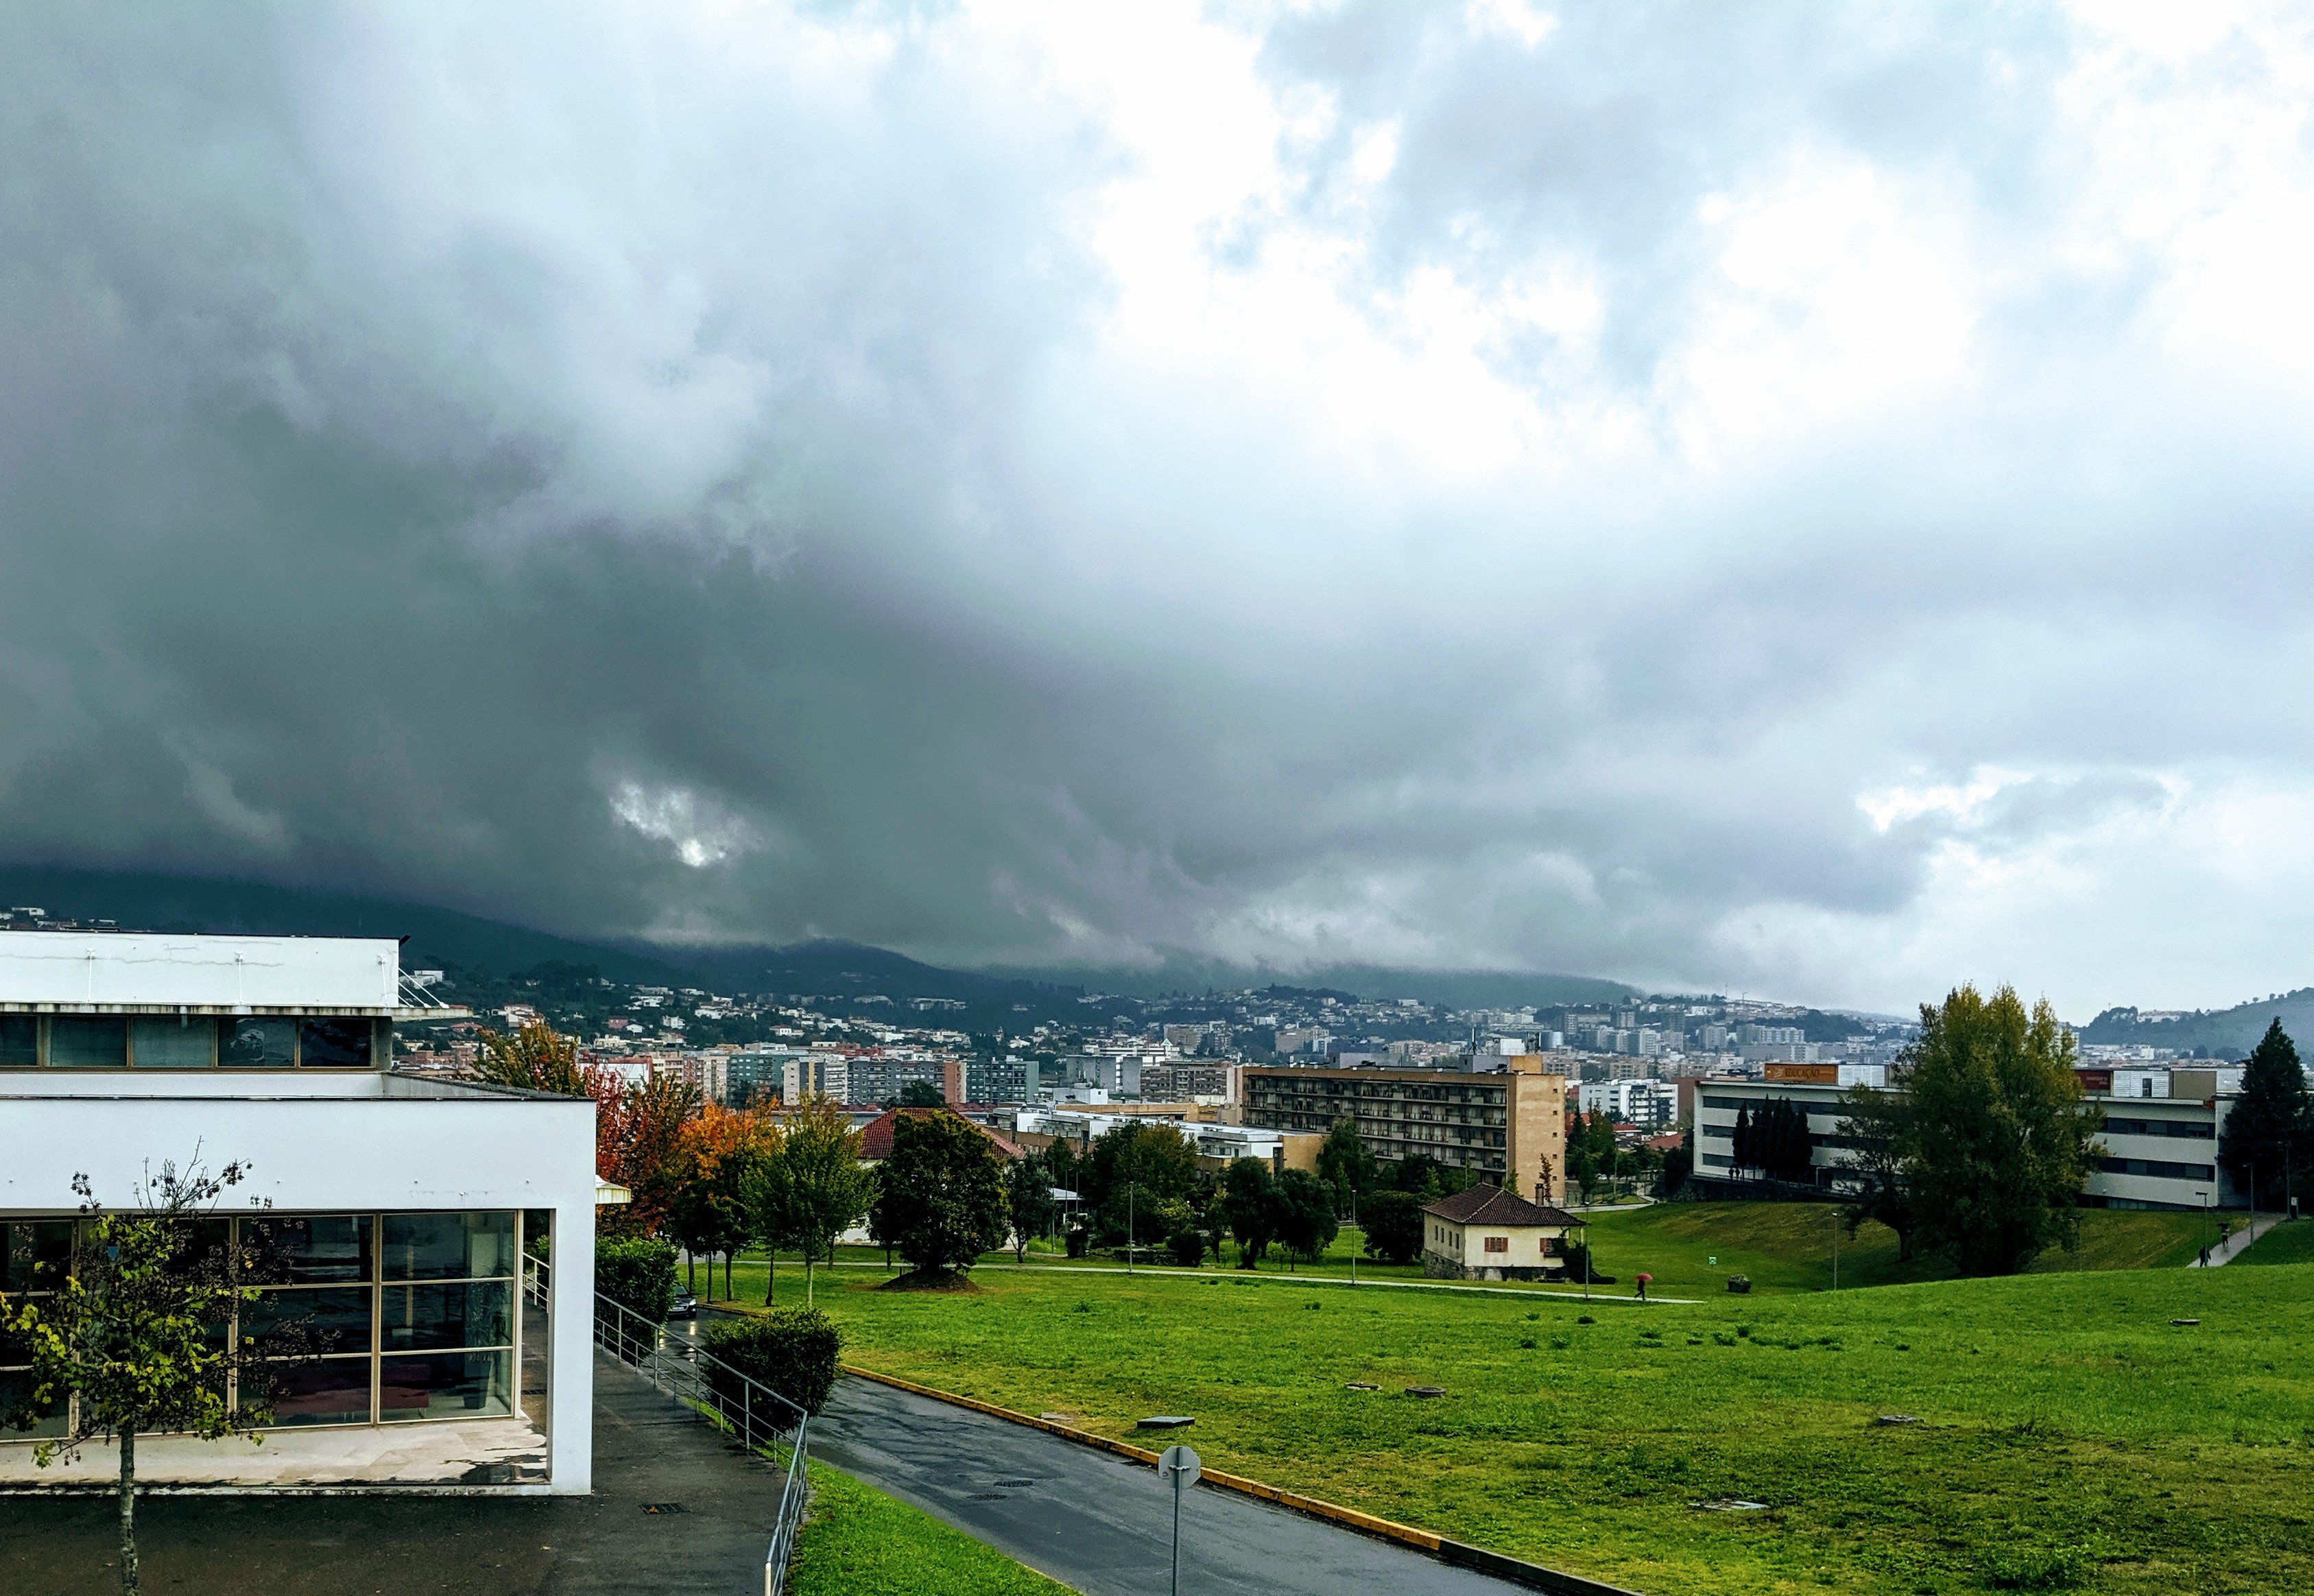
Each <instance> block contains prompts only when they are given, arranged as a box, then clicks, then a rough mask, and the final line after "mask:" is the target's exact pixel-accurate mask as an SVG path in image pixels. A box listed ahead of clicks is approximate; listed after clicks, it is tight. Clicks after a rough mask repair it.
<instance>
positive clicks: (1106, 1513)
mask: <svg viewBox="0 0 2314 1596" xmlns="http://www.w3.org/2000/svg"><path fill="white" fill-rule="evenodd" d="M1165 1439H1166V1440H1169V1441H1170V1440H1181V1441H1186V1442H1189V1443H1190V1444H1191V1445H1193V1446H1194V1444H1195V1443H1196V1439H1197V1438H1196V1434H1195V1433H1194V1432H1189V1433H1184V1434H1182V1435H1179V1436H1171V1437H1166V1438H1165ZM1152 1444H1158V1443H1154V1442H1153V1443H1152ZM811 1451H812V1456H813V1457H814V1458H816V1459H819V1460H821V1461H823V1462H826V1463H828V1464H830V1465H832V1466H833V1467H835V1468H841V1469H843V1471H844V1472H845V1473H847V1474H850V1475H852V1476H854V1477H858V1478H860V1479H863V1480H866V1481H867V1482H868V1483H869V1484H870V1485H872V1486H876V1487H877V1488H878V1489H879V1490H881V1491H884V1492H887V1493H888V1494H889V1495H894V1496H896V1497H898V1498H899V1499H900V1500H901V1501H903V1502H905V1503H909V1504H911V1505H912V1506H914V1507H918V1508H921V1509H923V1511H924V1512H928V1513H930V1514H932V1516H933V1517H934V1518H936V1519H940V1520H941V1521H943V1522H946V1523H949V1524H952V1525H954V1526H955V1527H956V1528H958V1529H959V1530H963V1531H964V1532H965V1533H966V1534H967V1535H970V1536H972V1537H973V1538H975V1539H978V1540H984V1541H985V1542H987V1543H988V1544H989V1545H991V1546H993V1547H994V1548H997V1549H998V1550H999V1551H1002V1552H1003V1553H1004V1554H1005V1555H1007V1556H1011V1557H1013V1558H1015V1559H1016V1560H1018V1561H1020V1562H1022V1563H1025V1564H1027V1565H1029V1567H1031V1568H1035V1569H1038V1570H1041V1571H1042V1572H1044V1573H1045V1574H1050V1575H1051V1576H1052V1577H1053V1578H1055V1579H1056V1580H1059V1581H1060V1582H1061V1583H1063V1584H1065V1585H1070V1586H1073V1587H1074V1588H1075V1589H1077V1590H1079V1591H1082V1592H1087V1596H1167V1592H1169V1590H1170V1583H1169V1582H1170V1563H1169V1560H1168V1559H1169V1553H1170V1546H1171V1531H1172V1513H1173V1499H1172V1492H1171V1490H1170V1488H1169V1487H1168V1486H1166V1485H1165V1484H1164V1483H1163V1482H1162V1481H1161V1480H1160V1479H1159V1478H1158V1477H1157V1472H1156V1470H1155V1469H1153V1468H1149V1467H1148V1466H1146V1465H1144V1464H1137V1463H1135V1462H1132V1461H1130V1460H1129V1459H1124V1458H1119V1457H1116V1456H1113V1455H1112V1454H1110V1453H1108V1452H1103V1451H1095V1450H1093V1449H1092V1448H1091V1447H1087V1446H1081V1445H1078V1444H1076V1443H1075V1442H1068V1441H1064V1440H1062V1439H1061V1438H1060V1437H1058V1436H1056V1435H1048V1434H1047V1433H1044V1432H1043V1431H1041V1430H1032V1429H1029V1427H1028V1426H1026V1425H1023V1424H1008V1423H1006V1422H1005V1421H1004V1420H1002V1419H997V1418H991V1417H989V1416H988V1415H985V1414H978V1413H974V1412H972V1411H971V1410H969V1409H967V1408H961V1407H953V1406H949V1404H947V1403H945V1402H936V1401H934V1400H932V1398H928V1397H919V1396H916V1395H914V1393H912V1392H908V1391H900V1390H895V1389H891V1388H890V1387H888V1386H880V1385H877V1384H875V1383H873V1382H872V1381H870V1380H853V1379H850V1378H846V1379H843V1380H838V1381H837V1382H836V1387H835V1396H834V1398H831V1399H830V1401H829V1403H828V1405H827V1409H826V1412H825V1413H823V1414H822V1415H820V1416H819V1417H818V1418H817V1419H815V1420H813V1421H812V1427H811ZM1181 1589H1183V1590H1185V1591H1195V1592H1198V1593H1199V1596H1254V1593H1255V1592H1260V1593H1262V1596H1407V1593H1408V1592H1417V1591H1418V1592H1425V1596H1508V1593H1509V1592H1515V1591H1520V1590H1523V1589H1524V1587H1522V1586H1518V1585H1513V1584H1510V1583H1506V1582H1505V1581H1502V1580H1497V1579H1491V1578H1488V1576H1487V1575H1484V1574H1475V1573H1472V1572H1471V1571H1469V1570H1466V1569H1462V1568H1455V1567H1452V1566H1450V1565H1446V1564H1444V1563H1441V1562H1438V1561H1437V1560H1435V1559H1434V1558H1431V1557H1428V1556H1424V1555H1423V1554H1421V1553H1420V1552H1417V1551H1414V1550H1411V1549H1409V1548H1405V1547H1401V1546H1397V1545H1393V1544H1392V1543H1391V1542H1389V1541H1384V1540H1377V1539H1372V1538H1371V1537H1368V1536H1365V1535H1360V1534H1357V1533H1356V1532H1355V1531H1353V1530H1344V1529H1341V1528H1339V1527H1338V1526H1336V1525H1333V1524H1329V1523H1326V1522H1325V1521H1322V1520H1319V1519H1312V1518H1308V1517H1305V1516H1303V1514H1300V1513H1294V1512H1286V1511H1285V1509H1284V1508H1280V1507H1272V1506H1271V1505H1269V1504H1268V1503H1265V1502H1258V1501H1255V1500H1253V1499H1252V1498H1250V1497H1245V1496H1240V1495H1236V1494H1235V1493H1233V1492H1227V1491H1221V1490H1215V1489H1213V1488H1211V1487H1207V1486H1197V1487H1196V1488H1193V1489H1192V1490H1191V1491H1190V1492H1189V1493H1188V1495H1187V1497H1185V1498H1184V1499H1183V1503H1182V1510H1181Z"/></svg>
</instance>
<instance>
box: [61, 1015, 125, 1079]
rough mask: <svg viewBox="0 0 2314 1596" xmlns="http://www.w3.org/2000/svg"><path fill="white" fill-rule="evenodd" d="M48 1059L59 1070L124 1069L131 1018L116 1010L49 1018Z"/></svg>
mask: <svg viewBox="0 0 2314 1596" xmlns="http://www.w3.org/2000/svg"><path fill="white" fill-rule="evenodd" d="M49 1064H50V1065H51V1066H52V1067H53V1068H56V1069H59V1070H125V1069H127V1068H128V1020H126V1019H124V1018H121V1017H120V1016H119V1015H117V1014H58V1015H56V1016H54V1017H53V1018H50V1019H49Z"/></svg>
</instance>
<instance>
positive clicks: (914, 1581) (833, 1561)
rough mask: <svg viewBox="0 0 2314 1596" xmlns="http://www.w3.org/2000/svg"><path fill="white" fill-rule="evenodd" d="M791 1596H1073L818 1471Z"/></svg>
mask: <svg viewBox="0 0 2314 1596" xmlns="http://www.w3.org/2000/svg"><path fill="white" fill-rule="evenodd" d="M811 1489H812V1500H811V1517H810V1519H809V1520H808V1521H807V1522H806V1523H805V1525H804V1530H803V1535H802V1537H801V1539H799V1540H798V1541H797V1543H796V1553H795V1562H794V1565H793V1566H792V1567H791V1568H790V1570H789V1572H788V1586H787V1588H788V1591H789V1592H790V1596H923V1592H932V1591H937V1592H941V1596H1066V1592H1067V1587H1066V1586H1064V1585H1058V1584H1055V1583H1053V1582H1052V1581H1051V1580H1048V1579H1047V1578H1046V1577H1045V1576H1044V1575H1043V1574H1038V1573H1036V1572H1035V1571H1034V1570H1031V1569H1028V1568H1024V1567H1022V1566H1021V1565H1020V1564H1018V1563H1015V1562H1014V1561H1012V1559H1011V1558H1010V1557H1008V1556H1004V1555H1003V1554H1002V1552H999V1551H995V1550H994V1549H992V1548H988V1547H985V1546H983V1545H982V1544H981V1543H980V1542H979V1541H976V1540H975V1539H972V1537H970V1536H969V1535H966V1534H963V1533H961V1532H959V1531H958V1530H951V1529H949V1527H948V1526H947V1525H946V1524H943V1523H941V1522H940V1521H938V1520H937V1519H932V1518H928V1517H926V1516H925V1515H924V1514H923V1513H920V1512H917V1511H916V1510H915V1509H914V1508H913V1507H910V1506H908V1505H907V1504H906V1503H902V1502H895V1501H894V1500H893V1499H892V1498H891V1497H889V1496H887V1495H884V1493H883V1492H881V1491H879V1490H877V1489H876V1488H875V1487H873V1486H865V1485H862V1484H861V1483H860V1482H859V1481H858V1480H856V1479H853V1478H852V1477H851V1476H850V1475H848V1474H838V1473H837V1472H836V1471H835V1469H833V1468H821V1467H820V1466H819V1465H817V1464H814V1465H812V1470H811Z"/></svg>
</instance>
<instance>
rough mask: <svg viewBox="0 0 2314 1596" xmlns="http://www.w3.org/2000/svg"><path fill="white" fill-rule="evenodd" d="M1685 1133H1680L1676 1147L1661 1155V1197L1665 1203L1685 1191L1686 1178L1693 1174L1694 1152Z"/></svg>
mask: <svg viewBox="0 0 2314 1596" xmlns="http://www.w3.org/2000/svg"><path fill="white" fill-rule="evenodd" d="M1688 1143H1689V1137H1688V1135H1687V1133H1681V1135H1680V1139H1679V1145H1678V1146H1677V1147H1674V1148H1670V1149H1667V1150H1666V1151H1665V1153H1664V1155H1663V1187H1662V1189H1663V1195H1664V1197H1665V1200H1666V1201H1669V1200H1673V1199H1675V1198H1677V1197H1678V1196H1679V1195H1680V1194H1681V1193H1682V1192H1683V1191H1685V1190H1686V1189H1687V1183H1688V1178H1689V1177H1691V1176H1692V1175H1693V1174H1694V1173H1695V1150H1694V1149H1693V1148H1692V1147H1691V1146H1690V1145H1689V1144H1688Z"/></svg>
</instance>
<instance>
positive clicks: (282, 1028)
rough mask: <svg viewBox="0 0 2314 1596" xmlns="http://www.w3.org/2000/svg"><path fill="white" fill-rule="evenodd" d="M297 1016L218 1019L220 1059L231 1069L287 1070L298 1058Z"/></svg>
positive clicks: (219, 1060)
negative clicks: (288, 1017) (291, 1017)
mask: <svg viewBox="0 0 2314 1596" xmlns="http://www.w3.org/2000/svg"><path fill="white" fill-rule="evenodd" d="M296 1047H297V1022H296V1020H294V1019H255V1018H247V1019H243V1018H235V1019H221V1020H219V1021H217V1063H220V1064H223V1065H225V1067H226V1068H227V1069H229V1070H286V1069H287V1068H288V1067H289V1066H290V1064H291V1063H295V1062H296Z"/></svg>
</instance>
